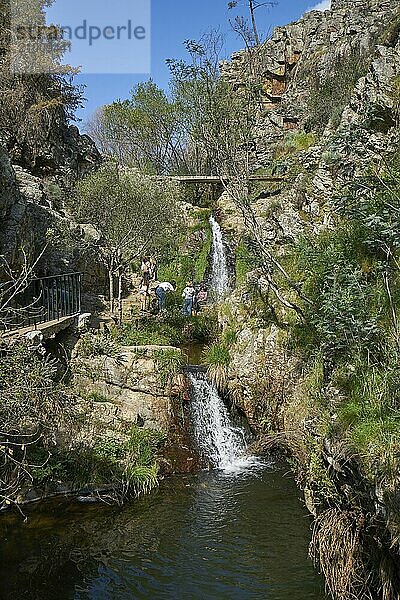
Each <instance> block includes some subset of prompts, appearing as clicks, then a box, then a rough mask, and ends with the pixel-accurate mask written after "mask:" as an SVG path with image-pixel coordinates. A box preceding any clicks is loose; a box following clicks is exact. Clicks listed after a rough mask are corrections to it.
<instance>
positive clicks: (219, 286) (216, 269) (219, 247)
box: [210, 216, 229, 300]
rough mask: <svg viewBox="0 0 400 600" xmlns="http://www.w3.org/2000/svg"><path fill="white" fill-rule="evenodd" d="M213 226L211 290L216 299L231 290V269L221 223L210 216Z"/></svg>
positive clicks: (219, 298)
mask: <svg viewBox="0 0 400 600" xmlns="http://www.w3.org/2000/svg"><path fill="white" fill-rule="evenodd" d="M210 225H211V228H212V271H211V290H212V293H213V295H214V296H215V299H216V300H221V299H222V298H223V297H224V296H225V294H226V293H227V292H228V291H229V271H228V261H227V257H226V252H225V247H224V241H223V238H222V231H221V227H220V225H219V223H218V222H217V221H216V220H215V219H214V217H213V216H211V217H210Z"/></svg>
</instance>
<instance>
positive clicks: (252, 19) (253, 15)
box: [249, 0, 261, 46]
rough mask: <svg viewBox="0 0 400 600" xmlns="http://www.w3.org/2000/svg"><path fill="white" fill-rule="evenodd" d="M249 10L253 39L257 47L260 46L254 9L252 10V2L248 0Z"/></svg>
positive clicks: (252, 0)
mask: <svg viewBox="0 0 400 600" xmlns="http://www.w3.org/2000/svg"><path fill="white" fill-rule="evenodd" d="M249 8H250V14H251V24H252V25H253V31H254V39H255V40H256V44H257V46H261V41H260V36H259V35H258V29H257V22H256V15H255V8H254V0H249Z"/></svg>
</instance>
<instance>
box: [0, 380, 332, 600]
mask: <svg viewBox="0 0 400 600" xmlns="http://www.w3.org/2000/svg"><path fill="white" fill-rule="evenodd" d="M188 377H189V379H190V381H191V387H192V391H191V416H192V423H193V435H194V438H195V440H196V441H197V445H198V448H199V452H200V454H201V455H202V457H203V459H204V460H206V461H207V462H208V464H209V465H210V470H207V471H203V472H201V473H200V474H198V475H196V476H180V477H178V476H175V477H172V478H169V479H167V480H165V481H163V482H162V484H161V487H160V488H159V489H158V490H157V491H155V492H153V493H152V494H150V495H149V496H147V497H143V498H141V499H139V500H136V501H134V502H132V503H130V504H129V505H127V506H125V507H124V508H117V507H115V506H114V507H112V506H107V505H101V504H95V505H79V504H78V503H77V502H67V501H65V500H58V501H57V500H53V501H49V502H47V503H44V504H41V505H39V506H36V507H32V506H31V507H29V508H27V509H26V514H27V516H28V517H29V518H28V520H27V522H26V523H23V522H22V520H21V518H20V517H19V516H18V515H15V514H14V515H11V514H9V515H4V516H3V517H2V519H1V520H0V531H1V537H2V540H3V542H2V544H1V546H0V581H1V587H2V590H3V593H2V594H1V598H4V599H7V600H24V599H26V598H29V599H30V600H56V599H57V600H64V599H74V600H83V599H91V600H125V599H126V600H130V599H134V600H136V599H138V600H139V599H143V600H153V599H154V600H163V599H166V600H167V599H168V600H172V599H174V600H175V599H177V600H180V599H182V600H239V599H243V600H244V599H248V600H256V599H260V600H288V599H290V600H321V599H322V597H323V595H322V592H321V586H320V582H319V580H318V577H317V575H316V573H315V572H314V570H313V568H312V565H311V563H310V562H309V561H308V560H307V547H308V542H309V537H310V531H309V526H310V519H309V518H308V517H307V514H306V510H305V508H304V506H303V505H302V504H301V502H300V501H299V499H298V492H297V490H296V487H295V485H294V483H293V481H292V479H291V478H290V476H288V475H287V472H288V467H287V466H285V465H282V464H281V465H279V464H276V463H274V462H273V460H272V459H260V458H257V457H252V456H250V455H248V454H247V453H246V432H245V430H243V429H242V428H241V427H240V426H235V425H234V424H233V422H232V420H231V417H230V414H229V412H228V409H227V407H226V406H225V404H224V402H223V401H222V399H221V397H220V396H219V394H218V392H217V390H216V388H215V386H214V385H213V384H211V383H210V382H209V381H208V380H207V378H206V376H205V374H204V372H202V371H196V370H192V372H189V374H188Z"/></svg>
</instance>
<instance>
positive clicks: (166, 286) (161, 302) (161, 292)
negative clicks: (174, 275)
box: [155, 281, 176, 312]
mask: <svg viewBox="0 0 400 600" xmlns="http://www.w3.org/2000/svg"><path fill="white" fill-rule="evenodd" d="M175 288H176V281H171V283H169V281H163V283H159V284H158V286H157V287H156V289H155V293H156V296H157V303H158V312H161V311H162V310H164V308H165V299H166V296H167V293H168V292H174V291H175Z"/></svg>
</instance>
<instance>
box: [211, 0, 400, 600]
mask: <svg viewBox="0 0 400 600" xmlns="http://www.w3.org/2000/svg"><path fill="white" fill-rule="evenodd" d="M399 33H400V3H399V2H385V1H380V2H379V1H362V0H360V1H358V2H349V1H345V0H341V1H339V0H338V1H333V2H332V8H331V10H329V11H326V12H318V11H312V12H310V13H307V14H306V15H304V17H303V18H302V19H300V21H298V22H296V23H292V24H290V25H288V26H286V27H279V28H277V29H276V30H275V31H274V33H273V35H272V37H271V39H270V40H268V41H267V42H266V43H265V44H264V45H263V46H262V47H261V48H259V49H257V50H254V51H252V52H251V53H248V52H240V53H237V54H235V55H234V56H233V57H232V61H231V62H229V63H224V64H223V66H222V72H223V76H224V77H226V78H228V79H229V80H230V81H231V82H232V83H233V84H234V86H235V89H236V90H237V93H239V94H240V93H241V90H242V89H243V87H244V86H248V85H249V82H250V84H251V85H253V86H255V87H256V88H257V89H258V90H260V89H261V92H260V94H259V95H258V96H257V102H255V103H254V107H253V111H254V115H255V116H256V118H255V128H254V138H255V151H254V155H253V170H254V171H257V172H261V173H267V174H279V175H284V176H285V178H286V181H284V182H279V183H276V184H262V185H260V186H259V188H258V189H255V190H254V191H253V192H254V193H253V197H252V202H251V210H252V211H253V214H254V216H255V222H256V224H257V227H258V229H257V234H258V236H259V238H258V242H257V243H258V245H259V249H260V248H261V254H262V253H263V252H264V258H265V256H266V253H265V249H267V252H268V253H270V254H272V255H274V256H275V258H277V259H278V261H280V265H281V266H282V265H283V267H284V268H288V267H289V266H290V265H289V263H288V260H289V259H288V255H289V254H290V252H291V249H292V248H294V247H298V242H299V240H301V239H302V238H303V236H306V237H307V239H309V240H312V239H314V240H315V244H316V243H317V237H318V235H319V234H322V235H324V232H334V231H335V228H336V227H337V226H338V222H340V219H339V217H338V204H337V201H336V199H337V197H338V196H340V194H343V193H345V192H344V190H347V189H348V188H349V186H351V185H352V183H353V182H354V181H356V180H358V178H361V177H366V176H367V175H369V176H371V177H372V175H374V176H375V175H376V176H377V181H378V183H375V184H373V185H374V186H375V187H374V188H373V191H371V194H373V193H375V191H376V189H377V187H376V186H377V185H378V186H379V178H380V177H382V173H384V172H387V170H389V172H390V169H391V168H395V167H394V165H395V164H397V162H396V161H397V157H398V152H399V142H400V132H399V120H398V106H399V104H398V103H399V95H398V82H399V76H400V39H399ZM260 98H261V102H260ZM382 185H383V184H382ZM366 189H369V188H364V192H363V191H362V190H361V191H360V189H359V190H358V194H359V196H358V200H356V201H355V203H356V204H357V202H360V201H361V199H362V198H363V193H369V192H365V190H366ZM374 190H375V191H374ZM219 209H220V212H221V216H222V220H223V225H224V226H225V229H226V231H227V232H230V233H231V237H232V240H233V244H234V245H237V240H238V239H239V240H240V239H241V240H242V241H243V240H245V241H246V239H247V240H248V239H250V244H249V248H250V250H251V244H252V243H254V240H253V242H252V241H251V239H252V232H251V231H249V230H248V229H247V228H246V224H245V222H244V220H243V215H242V214H241V212H240V211H239V210H237V209H235V204H234V202H233V200H232V198H230V197H229V193H225V194H224V195H223V196H222V198H221V199H220V201H219ZM393 210H396V209H395V208H393ZM373 218H376V214H375V215H372V216H371V219H373ZM385 218H387V219H388V226H389V217H388V215H386V217H385ZM370 223H372V221H370ZM253 233H254V232H253ZM313 236H314V238H313ZM240 244H242V242H239V249H240ZM310 244H311V246H312V241H310ZM367 244H368V242H367ZM315 247H317V246H315ZM262 248H263V250H262ZM331 260H333V261H334V260H335V257H334V256H332V259H331ZM252 262H253V267H254V265H255V264H257V258H256V257H253V258H252V259H251V260H250V263H249V267H248V269H247V270H250V271H251V270H252ZM342 267H343V265H342V266H341V265H340V263H338V264H337V268H336V271H337V272H340V270H341V268H342ZM323 268H325V267H323V266H321V269H323ZM343 268H344V269H345V267H343ZM366 268H367V267H366ZM308 269H309V270H311V269H312V264H311V265H309V266H308ZM274 270H275V271H278V269H277V267H276V264H275V265H274V266H273V268H272V271H274ZM360 272H362V267H360ZM270 273H271V268H270V267H269V268H268V269H267V272H266V271H265V265H264V268H260V269H259V270H254V271H253V273H249V274H248V275H247V278H246V279H245V282H244V283H243V284H242V286H240V287H239V288H238V290H237V291H236V292H235V293H234V294H233V295H232V296H231V297H230V298H229V299H228V301H227V303H226V305H225V307H224V310H223V317H222V320H223V321H224V323H225V325H227V326H230V327H232V326H234V327H235V328H236V330H237V337H236V341H235V343H234V345H233V347H232V348H231V364H230V375H229V380H230V381H229V388H230V394H231V398H232V399H233V400H234V402H235V403H236V404H237V405H238V406H239V407H240V408H241V409H242V410H243V411H244V412H245V413H246V414H247V416H248V418H249V421H250V423H251V425H252V427H253V428H254V429H255V430H256V431H257V432H258V433H260V434H263V433H264V434H265V433H268V434H271V433H272V438H271V437H268V438H267V439H268V443H267V445H268V446H269V445H270V444H271V443H275V442H278V443H280V442H281V440H282V439H284V440H285V441H284V446H285V448H286V449H287V450H288V451H289V452H290V454H291V456H292V457H293V458H294V459H295V462H296V464H297V473H298V478H299V481H300V483H301V485H302V487H303V488H304V489H305V492H306V501H307V504H308V506H309V508H310V510H311V511H312V512H313V514H314V515H315V517H316V524H315V532H314V541H313V546H312V554H313V555H314V557H315V558H316V561H317V562H318V564H319V566H320V568H321V569H322V570H323V572H324V574H325V576H326V578H327V582H328V589H329V592H330V593H331V595H332V596H333V597H334V598H335V599H338V600H339V599H340V600H347V599H348V598H350V597H354V598H360V599H361V598H374V600H375V599H378V598H379V599H385V600H388V599H393V600H394V599H397V598H398V597H399V593H400V591H399V590H400V586H399V572H398V568H397V566H396V561H397V557H398V543H397V537H396V534H395V533H394V531H395V530H396V528H395V526H394V525H393V515H394V512H393V511H394V508H393V498H394V497H398V491H396V490H397V487H396V484H395V481H398V471H397V470H396V469H398V467H396V466H394V463H393V460H394V454H393V453H394V450H393V447H392V446H391V445H390V444H391V441H390V440H392V439H394V438H391V437H390V436H389V437H387V438H386V442H385V443H383V445H382V450H381V452H382V453H384V454H385V460H386V458H387V459H388V460H389V458H388V457H389V455H390V456H391V459H390V460H392V459H393V460H392V462H391V465H392V469H393V470H392V471H391V476H392V475H393V473H396V475H395V476H394V475H393V477H394V479H392V478H390V483H389V477H388V472H386V474H385V475H383V473H382V471H381V470H380V469H379V468H378V467H377V463H378V462H379V459H378V458H377V457H375V459H374V460H375V463H374V466H373V467H371V468H370V469H367V468H366V462H367V461H366V460H364V459H363V458H362V457H361V456H360V454H358V455H357V453H358V452H360V450H357V449H356V447H355V445H354V442H351V441H350V434H349V433H348V432H347V431H346V429H345V427H344V429H342V430H340V425H338V420H339V421H340V419H341V418H342V417H341V415H342V413H341V408H340V407H341V406H342V405H343V403H346V391H345V390H344V388H343V387H341V386H340V384H339V383H338V380H339V377H337V378H336V379H335V369H334V367H333V366H332V364H327V363H326V362H324V361H325V358H323V359H322V363H323V364H322V365H321V369H320V371H318V369H316V370H314V371H313V369H312V368H311V367H310V365H306V364H304V363H303V362H302V357H301V356H300V354H299V353H298V352H297V351H296V346H295V344H294V342H293V339H291V338H290V337H289V336H288V332H289V331H290V330H291V328H292V324H293V321H294V316H293V313H291V311H290V310H288V307H287V306H284V305H283V304H282V303H280V302H274V301H273V300H272V299H273V296H274V295H273V293H272V292H271V288H270V286H269V282H268V277H269V276H270ZM333 273H335V269H333ZM275 274H276V273H275ZM303 276H304V279H307V273H306V272H304V273H303ZM279 277H281V273H280V274H279ZM279 277H278V281H280V282H281V283H282V282H283V279H282V278H280V279H279ZM368 277H371V276H370V275H368V272H366V273H365V281H366V284H367V285H368ZM342 281H343V280H342ZM301 285H302V283H301V282H300V287H301ZM329 285H330V282H329V281H327V282H326V283H325V289H328V288H329ZM389 294H390V292H389ZM289 297H291V298H293V297H294V296H290V293H289ZM380 302H382V303H383V302H384V300H383V299H382V297H381V300H380ZM343 306H344V305H343ZM343 310H344V308H343ZM335 314H336V321H335V322H334V323H333V325H332V327H333V328H334V329H335V327H339V326H340V324H339V320H340V319H341V317H342V314H341V311H340V308H338V310H337V312H336V313H335ZM381 326H383V325H381ZM304 327H305V325H304ZM301 328H302V325H299V328H298V331H299V335H300V336H301ZM327 336H329V332H328V331H327ZM348 343H349V344H350V341H349V342H348ZM326 345H328V342H327V344H326ZM322 348H323V346H322ZM335 351H336V349H335V348H334V349H333V350H332V352H335ZM322 354H323V352H322ZM314 359H315V360H316V361H317V360H318V358H316V357H315V356H314ZM328 362H329V361H328ZM353 362H355V361H354V360H353ZM346 368H347V367H346ZM348 368H349V369H350V371H351V369H352V368H353V369H355V368H356V367H354V364H353V363H352V362H351V360H350V362H349V364H348ZM365 368H366V369H368V368H370V366H369V363H367V362H366V363H365ZM337 372H338V369H337ZM341 381H342V380H341ZM381 389H383V388H381ZM368 393H369V392H368V389H367V386H364V391H363V394H364V397H365V403H367V402H368ZM391 393H392V396H391V401H392V402H394V403H395V402H396V398H397V396H396V392H395V391H392V392H391ZM360 406H361V408H360V413H358V414H359V417H358V418H359V419H361V420H362V418H363V417H362V415H363V410H364V409H363V403H362V398H361V400H360ZM338 415H339V416H338ZM369 425H370V426H371V420H370V421H369ZM342 427H343V426H342ZM392 435H393V434H392ZM281 436H283V437H281ZM371 439H372V438H371ZM368 443H370V444H372V445H373V444H374V443H376V442H375V441H371V442H368ZM371 448H372V446H371V445H370V446H368V444H366V445H365V446H364V451H365V452H366V453H369V454H370V453H371V452H372V450H371ZM386 454H387V456H386ZM364 458H365V457H364ZM396 464H397V462H396ZM372 473H373V474H372ZM383 481H385V483H383ZM393 494H394V495H393ZM394 520H395V519H394ZM342 527H343V528H344V530H346V531H348V532H351V536H352V542H351V544H352V545H351V544H350V545H351V547H350V546H347V545H346V544H345V543H344V542H342V546H341V553H342V554H341V556H340V557H339V556H338V555H337V554H336V552H337V548H338V547H339V546H340V544H341V542H340V540H339V539H338V538H337V537H336V534H337V531H340V530H342V531H343V529H341V528H342ZM329 564H335V565H337V572H336V574H335V576H334V577H333V576H332V575H331V573H332V572H331V570H330V569H329V567H328V565H329Z"/></svg>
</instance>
